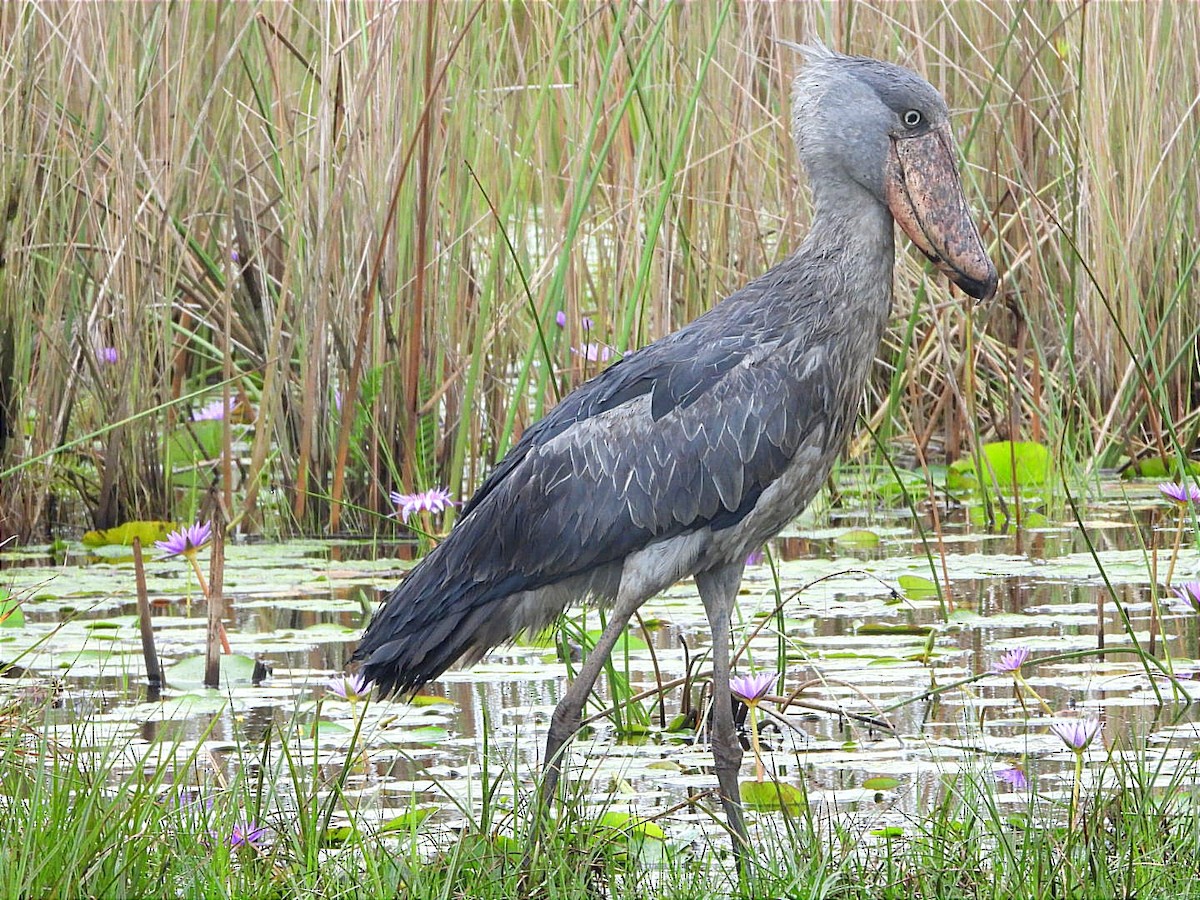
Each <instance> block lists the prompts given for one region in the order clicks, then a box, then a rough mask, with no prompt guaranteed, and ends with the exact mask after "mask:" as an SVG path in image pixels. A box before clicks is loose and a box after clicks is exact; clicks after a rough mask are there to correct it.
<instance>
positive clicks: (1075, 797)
mask: <svg viewBox="0 0 1200 900" xmlns="http://www.w3.org/2000/svg"><path fill="white" fill-rule="evenodd" d="M1074 752H1075V777H1074V779H1073V780H1072V784H1071V808H1070V811H1069V813H1068V817H1067V823H1068V826H1069V827H1070V829H1071V831H1074V830H1075V825H1076V821H1075V820H1076V817H1077V816H1078V814H1079V783H1080V781H1082V780H1083V751H1082V750H1076V751H1074Z"/></svg>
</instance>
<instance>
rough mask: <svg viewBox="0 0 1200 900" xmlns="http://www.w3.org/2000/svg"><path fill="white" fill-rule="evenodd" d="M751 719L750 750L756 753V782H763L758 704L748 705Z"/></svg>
mask: <svg viewBox="0 0 1200 900" xmlns="http://www.w3.org/2000/svg"><path fill="white" fill-rule="evenodd" d="M747 707H748V709H749V716H748V718H749V719H750V749H751V750H753V751H754V780H755V781H759V782H761V781H762V780H763V762H762V745H761V744H759V742H758V702H757V701H755V702H752V703H748V704H747Z"/></svg>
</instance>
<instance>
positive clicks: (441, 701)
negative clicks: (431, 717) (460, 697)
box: [408, 694, 454, 706]
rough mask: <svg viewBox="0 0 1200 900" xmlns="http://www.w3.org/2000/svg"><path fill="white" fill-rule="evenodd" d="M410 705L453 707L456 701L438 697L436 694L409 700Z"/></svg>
mask: <svg viewBox="0 0 1200 900" xmlns="http://www.w3.org/2000/svg"><path fill="white" fill-rule="evenodd" d="M408 702H409V704H410V705H412V706H453V705H454V701H453V700H451V699H450V698H449V697H438V696H436V695H434V694H417V695H416V696H415V697H411V698H409V701H408Z"/></svg>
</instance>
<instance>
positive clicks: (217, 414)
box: [192, 400, 233, 422]
mask: <svg viewBox="0 0 1200 900" xmlns="http://www.w3.org/2000/svg"><path fill="white" fill-rule="evenodd" d="M232 409H233V402H232V401H230V404H229V407H228V408H226V406H225V401H224V400H213V401H212V402H211V403H206V404H204V406H202V407H200V408H199V409H197V410H193V412H192V421H193V422H211V421H214V420H220V419H224V418H225V416H226V415H227V414H228V413H229V412H231V411H232Z"/></svg>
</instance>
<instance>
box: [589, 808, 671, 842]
mask: <svg viewBox="0 0 1200 900" xmlns="http://www.w3.org/2000/svg"><path fill="white" fill-rule="evenodd" d="M597 823H598V824H599V825H600V827H602V828H609V829H612V830H613V831H617V832H620V834H621V835H622V836H624V837H626V838H642V839H649V840H654V841H664V840H666V838H667V834H666V832H665V831H663V830H662V828H661V827H660V826H658V825H657V824H655V823H654V822H651V821H650V820H648V819H642V818H639V817H638V816H635V815H633V814H632V813H624V812H618V811H617V810H615V809H610V810H609V811H608V812H606V813H605V814H604V815H602V816H601V817H600V818H599V819H598V820H597Z"/></svg>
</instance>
